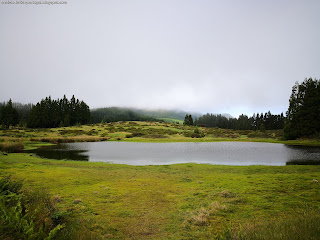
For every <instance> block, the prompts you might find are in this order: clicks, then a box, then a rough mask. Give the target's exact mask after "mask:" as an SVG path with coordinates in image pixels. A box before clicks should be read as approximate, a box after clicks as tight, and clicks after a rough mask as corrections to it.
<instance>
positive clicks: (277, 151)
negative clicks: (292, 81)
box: [32, 142, 320, 166]
mask: <svg viewBox="0 0 320 240" xmlns="http://www.w3.org/2000/svg"><path fill="white" fill-rule="evenodd" d="M32 152H34V153H36V154H37V155H38V156H40V157H43V158H51V159H69V160H80V161H92V162H110V163H118V164H128V165H168V164H176V163H188V162H194V163H209V164H219V165H241V166H248V165H271V166H282V165H286V164H287V165H292V164H317V165H319V164H320V148H319V147H305V146H288V145H284V144H274V143H253V142H205V143H193V142H188V143H134V142H90V143H67V144H60V145H58V146H54V147H50V148H41V149H38V150H34V151H32Z"/></svg>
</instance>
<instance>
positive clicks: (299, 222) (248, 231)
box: [228, 209, 320, 240]
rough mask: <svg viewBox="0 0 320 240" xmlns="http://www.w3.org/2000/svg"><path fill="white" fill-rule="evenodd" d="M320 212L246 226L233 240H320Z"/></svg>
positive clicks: (305, 213) (309, 212)
mask: <svg viewBox="0 0 320 240" xmlns="http://www.w3.org/2000/svg"><path fill="white" fill-rule="evenodd" d="M319 223H320V211H319V210H315V209H310V210H309V211H305V212H303V213H300V214H298V215H295V216H292V217H291V218H280V219H277V220H273V221H268V222H258V223H252V224H246V225H243V226H242V227H241V230H240V231H239V232H238V233H237V234H233V237H232V238H228V239H239V240H244V239H245V240H251V239H252V240H253V239H254V240H267V239H274V240H282V239H283V240H284V239H290V240H301V239H308V240H317V239H320V224H319Z"/></svg>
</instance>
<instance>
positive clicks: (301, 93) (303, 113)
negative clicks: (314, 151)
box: [284, 78, 320, 139]
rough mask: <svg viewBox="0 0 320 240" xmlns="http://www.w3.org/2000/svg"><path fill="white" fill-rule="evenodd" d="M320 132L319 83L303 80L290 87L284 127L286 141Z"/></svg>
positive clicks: (317, 81) (310, 79)
mask: <svg viewBox="0 0 320 240" xmlns="http://www.w3.org/2000/svg"><path fill="white" fill-rule="evenodd" d="M319 132H320V81H319V80H317V79H315V80H313V79H312V78H309V79H305V80H304V81H303V82H302V83H301V84H299V83H298V82H296V84H295V85H294V86H293V87H292V93H291V96H290V99H289V108H288V111H287V118H286V122H285V127H284V137H285V138H286V139H296V138H298V137H308V136H312V135H314V134H316V133H319Z"/></svg>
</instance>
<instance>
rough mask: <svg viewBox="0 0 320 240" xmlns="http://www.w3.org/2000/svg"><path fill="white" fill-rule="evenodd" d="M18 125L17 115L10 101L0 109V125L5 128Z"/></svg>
mask: <svg viewBox="0 0 320 240" xmlns="http://www.w3.org/2000/svg"><path fill="white" fill-rule="evenodd" d="M18 123H19V114H18V112H17V110H16V109H15V108H13V106H12V100H11V99H10V100H9V101H8V102H7V104H5V105H3V106H2V107H1V109H0V124H1V125H4V126H5V127H6V128H9V127H10V125H11V126H15V125H17V124H18Z"/></svg>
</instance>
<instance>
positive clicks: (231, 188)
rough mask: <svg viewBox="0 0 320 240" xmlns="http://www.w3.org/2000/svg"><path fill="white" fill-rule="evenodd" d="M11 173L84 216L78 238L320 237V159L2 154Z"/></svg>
mask: <svg viewBox="0 0 320 240" xmlns="http://www.w3.org/2000/svg"><path fill="white" fill-rule="evenodd" d="M8 175H11V178H13V179H15V180H23V183H24V186H25V188H32V189H35V190H39V191H40V190H41V189H45V190H46V191H47V192H49V194H50V195H51V196H52V198H53V199H55V201H56V204H55V207H56V209H57V210H58V214H57V215H58V216H60V217H69V218H74V219H77V220H78V221H79V222H81V224H82V225H84V226H85V229H82V230H81V231H80V234H78V236H77V237H76V239H90V238H91V237H90V236H92V238H91V239H99V238H101V239H106V238H107V239H219V238H220V239H228V238H229V239H294V238H291V237H290V234H291V235H292V234H293V235H294V236H307V235H306V234H307V233H308V232H311V237H309V238H308V239H317V238H318V237H319V235H318V234H319V224H318V220H319V216H320V212H319V206H320V185H319V183H318V181H317V180H320V166H283V167H269V166H244V167H239V166H238V167H233V166H214V165H205V164H177V165H167V166H127V165H117V164H106V163H90V162H74V161H54V160H44V159H39V158H36V157H34V156H30V155H28V154H21V153H20V154H8V155H2V154H1V153H0V177H6V176H8ZM298 216H299V217H300V220H297V219H299V218H298ZM303 216H306V217H305V218H303ZM301 218H302V219H303V220H301ZM305 220H308V221H310V222H307V223H306V224H303V221H305ZM70 222H72V221H70ZM290 226H293V228H294V229H295V230H297V231H298V232H300V235H298V234H296V233H295V232H294V229H293V230H292V229H290ZM308 226H309V227H308ZM74 228H76V226H71V227H70V226H69V227H68V226H66V227H65V228H63V229H62V230H61V231H60V232H59V233H57V234H58V235H57V239H68V232H76V231H75V230H74ZM310 228H311V230H310ZM274 230H277V231H274ZM279 231H280V232H282V233H283V234H284V235H283V234H282V235H281V234H280V235H281V236H279V234H278V237H277V236H275V232H279ZM85 233H86V234H85ZM59 234H60V235H59ZM268 236H273V237H271V238H266V237H268ZM314 237H317V238H314ZM295 239H298V238H295Z"/></svg>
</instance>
